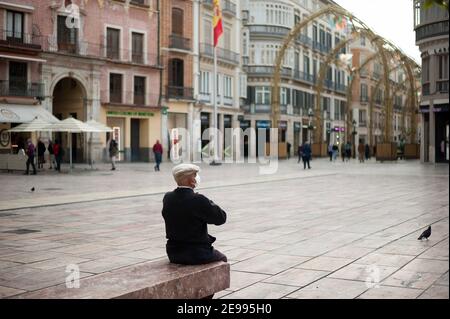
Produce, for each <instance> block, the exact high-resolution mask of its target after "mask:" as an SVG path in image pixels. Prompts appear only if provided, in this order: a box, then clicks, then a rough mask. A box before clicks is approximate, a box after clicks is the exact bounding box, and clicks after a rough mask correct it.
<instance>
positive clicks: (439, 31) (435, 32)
mask: <svg viewBox="0 0 450 319" xmlns="http://www.w3.org/2000/svg"><path fill="white" fill-rule="evenodd" d="M444 35H447V37H448V20H447V21H440V22H436V23H431V24H426V25H423V26H420V27H418V28H417V29H416V42H417V41H420V40H424V39H428V38H433V37H438V36H444Z"/></svg>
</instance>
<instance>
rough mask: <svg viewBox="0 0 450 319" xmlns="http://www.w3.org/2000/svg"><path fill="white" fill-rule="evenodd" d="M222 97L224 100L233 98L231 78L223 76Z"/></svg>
mask: <svg viewBox="0 0 450 319" xmlns="http://www.w3.org/2000/svg"><path fill="white" fill-rule="evenodd" d="M223 95H224V97H226V98H231V97H232V96H233V78H232V77H230V76H227V75H224V76H223Z"/></svg>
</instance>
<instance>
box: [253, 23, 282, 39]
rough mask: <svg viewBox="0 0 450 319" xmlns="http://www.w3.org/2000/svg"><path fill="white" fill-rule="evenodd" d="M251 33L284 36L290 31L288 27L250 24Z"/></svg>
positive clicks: (254, 34) (265, 35)
mask: <svg viewBox="0 0 450 319" xmlns="http://www.w3.org/2000/svg"><path fill="white" fill-rule="evenodd" d="M248 28H249V30H250V34H251V35H252V36H257V35H260V36H264V37H267V36H273V37H279V38H284V37H285V36H286V35H287V34H288V33H289V32H290V29H289V28H288V27H280V26H272V25H249V26H248Z"/></svg>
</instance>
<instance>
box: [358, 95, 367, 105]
mask: <svg viewBox="0 0 450 319" xmlns="http://www.w3.org/2000/svg"><path fill="white" fill-rule="evenodd" d="M359 101H360V102H361V103H369V97H368V96H364V95H362V96H361V97H360V98H359Z"/></svg>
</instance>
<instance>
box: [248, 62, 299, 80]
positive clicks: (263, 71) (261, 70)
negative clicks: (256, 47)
mask: <svg viewBox="0 0 450 319" xmlns="http://www.w3.org/2000/svg"><path fill="white" fill-rule="evenodd" d="M245 69H246V72H247V73H248V74H250V75H255V76H256V75H269V76H273V73H274V72H275V68H274V67H273V66H257V65H251V66H246V67H245ZM281 76H282V77H289V78H290V77H292V71H291V70H290V69H286V68H282V69H281Z"/></svg>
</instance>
